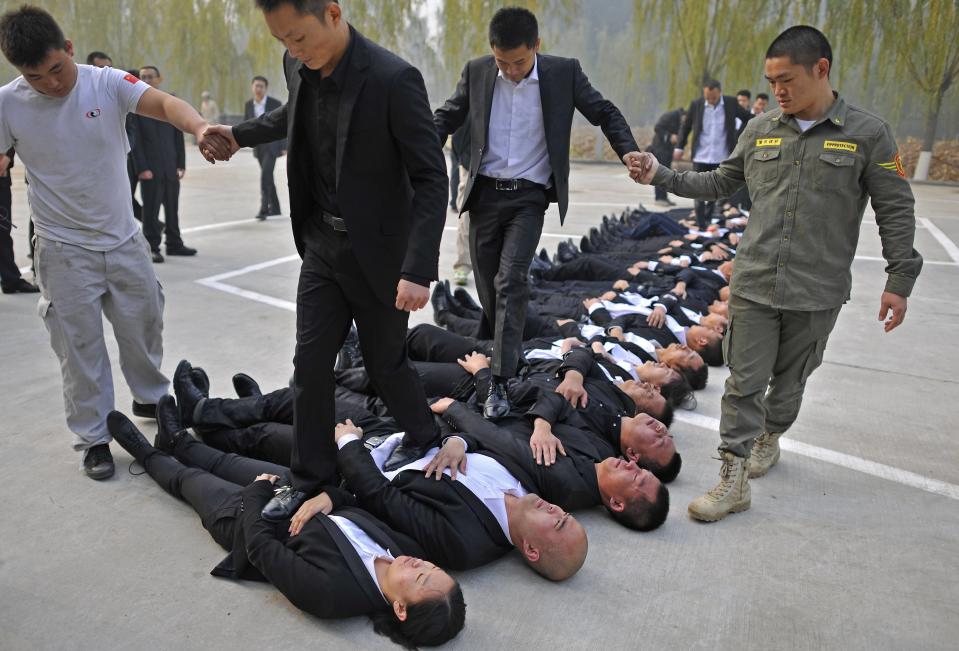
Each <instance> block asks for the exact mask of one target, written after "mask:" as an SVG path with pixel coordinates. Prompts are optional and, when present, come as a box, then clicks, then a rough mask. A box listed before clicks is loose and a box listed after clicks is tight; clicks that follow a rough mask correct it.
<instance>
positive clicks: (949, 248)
mask: <svg viewBox="0 0 959 651" xmlns="http://www.w3.org/2000/svg"><path fill="white" fill-rule="evenodd" d="M919 223H920V224H922V225H923V226H925V227H926V230H927V231H929V234H930V235H932V236H933V237H934V238H936V241H938V242H939V244H941V245H942V248H944V249H945V250H946V253H948V254H949V257H950V258H952V260H953V262H957V263H959V246H956V243H955V242H953V241H952V240H950V239H949V237H948V236H947V235H946V234H945V233H943V232H942V231H941V230H939V227H938V226H936V225H935V224H933V223H932V222H931V221H930V220H928V219H926V218H925V217H920V218H919Z"/></svg>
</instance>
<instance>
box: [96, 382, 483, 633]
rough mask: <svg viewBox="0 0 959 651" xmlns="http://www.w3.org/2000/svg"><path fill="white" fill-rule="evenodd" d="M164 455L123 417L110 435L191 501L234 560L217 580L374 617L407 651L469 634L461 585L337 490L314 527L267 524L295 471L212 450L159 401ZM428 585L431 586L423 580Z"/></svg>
mask: <svg viewBox="0 0 959 651" xmlns="http://www.w3.org/2000/svg"><path fill="white" fill-rule="evenodd" d="M157 423H158V426H159V430H158V433H157V437H156V441H155V444H156V447H154V446H153V445H150V443H149V442H148V441H147V440H146V438H144V436H143V434H142V433H141V432H140V431H139V430H138V429H137V428H136V426H135V425H134V424H133V423H132V422H130V420H129V419H128V418H127V417H126V416H124V415H123V414H121V413H120V412H116V411H114V412H111V413H110V415H109V417H108V419H107V424H108V427H109V429H110V433H111V434H112V435H113V437H114V439H115V440H116V441H117V443H119V444H120V445H121V446H122V447H123V449H124V450H126V451H127V452H128V453H129V454H130V455H131V456H133V458H134V459H135V460H136V461H137V462H138V463H140V464H141V465H142V466H143V467H144V469H145V470H146V471H147V473H148V474H149V475H150V477H152V478H153V479H154V481H156V482H157V484H159V485H160V486H161V487H162V488H163V489H164V490H166V491H167V492H168V493H170V494H171V495H173V496H174V497H178V498H180V499H183V500H185V501H186V502H188V503H189V504H190V505H191V506H192V507H193V508H194V510H195V511H196V512H197V515H198V516H200V520H201V521H202V523H203V527H204V528H205V529H206V530H207V531H208V532H209V533H210V535H211V536H212V537H213V539H214V540H215V541H216V542H217V543H218V544H219V545H220V546H221V547H223V548H224V549H226V550H228V551H229V552H230V553H229V555H228V556H227V557H226V558H225V559H224V560H223V561H222V562H221V563H220V564H219V565H217V566H216V568H214V569H213V571H212V572H211V574H213V575H214V576H219V577H224V578H232V579H249V580H260V581H262V580H264V579H265V580H267V581H269V582H270V583H272V584H273V585H274V586H275V587H276V588H277V589H278V590H279V591H280V592H282V593H283V595H284V596H285V597H286V598H287V599H289V600H290V602H291V603H292V604H293V605H294V606H296V607H297V608H300V609H301V610H304V611H306V612H308V613H310V614H311V615H314V616H316V617H321V618H343V617H353V616H356V615H368V616H369V617H370V618H371V619H372V620H373V621H374V627H375V630H376V631H377V632H378V633H381V634H384V635H388V636H389V637H390V638H391V639H393V640H394V641H395V642H398V643H401V644H403V645H404V646H414V647H415V646H418V645H429V646H433V645H437V644H442V643H443V642H446V641H448V640H450V639H452V638H453V637H455V636H456V634H457V633H459V631H460V630H461V629H462V628H463V623H464V619H465V610H466V605H465V603H464V602H463V593H462V591H461V590H460V587H459V584H458V583H457V582H456V580H455V579H453V578H452V577H451V576H449V575H448V574H446V572H444V571H443V570H441V569H440V568H438V567H436V566H435V565H433V564H432V563H429V562H426V561H422V560H420V559H419V558H415V557H413V556H407V555H405V554H413V555H415V556H417V557H421V556H422V555H423V550H422V548H421V547H420V545H419V544H417V542H416V541H415V540H413V539H411V538H409V537H408V536H406V535H404V534H402V533H400V532H398V531H394V530H392V529H391V528H390V527H389V526H388V525H387V524H385V523H384V522H381V521H380V520H378V519H377V518H376V517H374V516H372V515H371V514H369V513H367V512H365V511H362V510H360V509H358V508H356V507H355V503H356V500H355V499H353V496H352V495H350V494H349V493H347V492H346V491H343V490H340V489H338V488H336V487H335V486H328V487H325V489H324V492H323V493H321V494H320V495H319V496H318V497H317V498H316V500H317V502H320V501H322V506H320V507H318V508H317V509H316V510H315V512H314V514H313V516H311V517H310V518H309V519H308V520H305V521H302V522H298V523H296V525H295V526H294V524H293V523H290V524H289V525H287V524H286V523H284V524H283V525H278V524H277V523H273V522H269V521H267V520H264V519H263V518H262V517H261V516H260V509H261V508H262V506H263V505H264V504H265V503H266V502H267V500H269V499H270V497H271V496H272V495H273V484H274V483H275V482H277V481H279V480H280V479H281V477H285V476H286V475H287V474H288V469H287V468H285V467H283V466H279V465H276V464H271V463H268V462H265V461H255V460H253V459H247V458H244V457H241V456H238V455H235V454H227V453H224V452H221V451H219V450H215V449H213V448H210V447H207V446H206V445H204V444H202V443H200V442H199V441H197V440H196V439H194V438H193V437H192V436H191V435H190V434H189V433H188V432H186V431H185V430H183V428H182V427H181V424H180V422H179V420H178V418H177V406H176V403H175V401H174V400H173V398H172V397H171V396H164V397H163V398H161V399H160V402H159V403H158V408H157ZM424 579H425V580H424Z"/></svg>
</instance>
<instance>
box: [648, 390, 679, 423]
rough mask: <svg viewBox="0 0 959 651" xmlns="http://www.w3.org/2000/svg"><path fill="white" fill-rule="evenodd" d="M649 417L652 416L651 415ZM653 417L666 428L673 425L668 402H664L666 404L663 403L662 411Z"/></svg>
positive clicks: (671, 412)
mask: <svg viewBox="0 0 959 651" xmlns="http://www.w3.org/2000/svg"><path fill="white" fill-rule="evenodd" d="M663 397H665V396H663ZM650 415H651V416H652V414H650ZM653 417H654V418H655V419H656V420H658V421H659V422H660V423H662V424H663V425H665V426H666V427H667V428H668V427H669V426H670V425H672V424H673V406H672V404H670V402H669V400H666V402H664V403H663V411H662V412H660V413H659V414H656V415H655V416H653Z"/></svg>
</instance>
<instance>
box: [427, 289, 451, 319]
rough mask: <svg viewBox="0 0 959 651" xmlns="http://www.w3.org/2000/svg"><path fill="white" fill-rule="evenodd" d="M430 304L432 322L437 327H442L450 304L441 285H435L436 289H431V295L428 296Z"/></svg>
mask: <svg viewBox="0 0 959 651" xmlns="http://www.w3.org/2000/svg"><path fill="white" fill-rule="evenodd" d="M430 303H431V304H432V305H433V321H435V322H436V325H438V326H442V325H444V324H445V323H446V313H447V312H449V311H450V304H449V299H448V298H447V297H446V288H445V287H443V283H436V287H434V288H433V295H432V296H430Z"/></svg>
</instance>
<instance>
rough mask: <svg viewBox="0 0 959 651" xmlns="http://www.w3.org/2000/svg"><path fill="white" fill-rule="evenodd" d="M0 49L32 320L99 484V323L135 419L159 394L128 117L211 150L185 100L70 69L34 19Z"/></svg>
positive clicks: (158, 298)
mask: <svg viewBox="0 0 959 651" xmlns="http://www.w3.org/2000/svg"><path fill="white" fill-rule="evenodd" d="M0 49H2V50H3V54H4V56H6V58H7V60H8V61H10V63H11V64H13V66H14V67H16V68H17V70H19V71H20V73H21V76H20V77H17V78H16V79H14V80H13V81H11V82H10V83H8V84H6V85H5V86H3V87H2V88H0V151H6V150H7V149H8V148H10V147H13V148H15V149H16V152H17V154H18V155H19V156H20V158H21V160H22V161H23V163H24V166H25V167H26V175H27V179H28V181H29V183H30V185H29V190H28V199H29V203H30V213H31V216H32V218H33V221H34V224H35V227H36V241H37V247H36V253H35V257H36V259H35V264H36V267H37V278H38V281H39V283H40V288H41V291H42V295H41V299H40V303H39V312H40V316H41V317H42V318H43V321H44V324H45V325H46V328H47V330H48V332H49V333H50V343H51V345H52V347H53V350H54V352H55V353H56V355H57V357H58V358H59V360H60V369H61V371H62V374H63V394H64V405H65V408H66V417H67V426H68V427H69V428H70V430H71V431H72V432H73V434H74V437H73V447H74V449H76V450H79V451H81V452H83V462H82V467H83V470H84V472H86V474H87V475H88V476H89V477H91V478H93V479H106V478H107V477H110V476H112V475H113V470H114V464H113V457H112V455H111V454H110V448H109V442H110V434H109V433H108V431H107V425H106V420H107V414H109V413H110V411H111V410H112V409H113V379H112V376H111V371H110V359H109V357H108V355H107V348H106V343H105V341H104V338H103V317H104V316H106V317H107V319H109V320H110V322H111V323H112V324H113V331H114V334H115V336H116V339H117V343H118V344H119V351H120V366H121V368H122V370H123V374H124V377H125V378H126V381H127V384H128V385H129V386H130V390H131V392H132V394H133V399H134V403H133V412H134V414H136V415H138V416H143V417H148V418H153V417H155V413H156V407H155V403H156V401H157V400H158V399H159V398H160V397H161V396H163V395H165V394H166V393H167V391H168V388H169V381H168V380H167V378H166V377H165V376H164V375H163V373H161V372H160V361H161V358H162V356H163V338H162V331H163V292H162V291H161V289H160V286H159V284H158V282H157V279H156V275H155V274H154V271H153V265H152V262H151V261H150V256H149V247H148V246H147V244H146V242H145V241H144V240H143V236H142V235H141V234H140V232H139V228H138V227H137V224H136V222H135V221H134V220H133V210H132V206H131V204H130V196H129V194H128V193H127V191H126V188H127V187H129V186H128V179H127V170H126V156H127V152H128V151H129V143H128V141H127V136H126V130H125V128H124V124H125V121H126V117H127V114H128V113H130V112H136V113H137V114H140V115H146V116H149V117H152V118H155V119H157V120H164V121H167V122H170V123H171V124H173V125H175V126H176V127H177V128H178V129H181V130H183V131H189V132H191V133H194V134H196V136H197V137H198V139H199V144H200V149H201V151H202V152H203V154H204V156H205V157H206V158H207V160H210V161H211V162H212V161H213V159H214V156H215V154H216V153H217V152H218V151H219V148H220V147H222V143H221V141H219V140H211V139H210V138H209V137H205V136H203V132H204V130H205V129H206V126H207V125H206V122H205V121H204V120H203V118H202V117H200V115H199V114H198V113H197V112H196V111H195V110H194V109H193V108H192V107H191V106H190V105H189V104H187V103H186V102H184V101H182V100H180V99H177V98H175V97H172V96H170V95H167V94H166V93H164V92H162V91H159V90H156V89H152V88H150V87H149V86H147V84H145V83H143V82H141V81H140V80H139V79H137V78H136V77H135V76H133V75H130V74H127V73H125V72H123V71H122V70H115V69H113V68H97V67H95V66H87V65H77V64H76V63H74V61H73V58H72V57H73V44H72V43H71V42H70V41H68V40H66V39H65V38H64V36H63V32H62V31H61V30H60V27H59V26H58V25H57V23H56V21H55V20H54V19H53V17H52V16H51V15H50V14H48V13H47V12H46V11H44V10H43V9H40V8H38V7H30V6H24V7H22V8H21V9H19V10H15V11H10V12H8V13H6V14H4V15H3V17H2V18H0Z"/></svg>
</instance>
